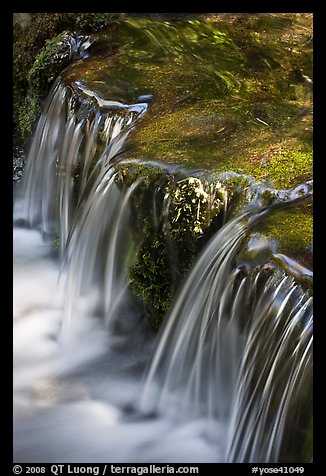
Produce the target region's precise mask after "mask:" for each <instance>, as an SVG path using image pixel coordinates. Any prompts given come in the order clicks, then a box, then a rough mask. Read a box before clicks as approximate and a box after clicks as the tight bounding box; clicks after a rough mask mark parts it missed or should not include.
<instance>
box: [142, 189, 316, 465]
mask: <svg viewBox="0 0 326 476" xmlns="http://www.w3.org/2000/svg"><path fill="white" fill-rule="evenodd" d="M300 190H301V189H300ZM301 191H302V190H301ZM306 192H307V190H306ZM309 195H310V193H309V192H308V193H307V194H306V195H305V196H302V195H301V194H300V193H298V190H296V191H294V192H293V193H292V194H290V197H291V198H290V199H289V200H288V202H286V203H282V204H280V203H279V204H278V205H276V207H278V206H293V205H294V204H295V203H296V202H297V201H298V200H299V201H301V200H302V199H303V200H305V199H309ZM274 208H275V205H274V206H271V207H267V208H265V209H258V210H251V211H247V212H244V213H242V214H240V215H239V216H236V217H235V218H233V219H232V220H230V221H229V222H228V223H227V224H226V225H224V226H223V227H222V228H221V230H220V231H219V232H217V233H216V235H215V236H214V237H213V238H212V239H211V241H210V243H209V244H208V246H206V247H205V249H204V250H203V252H202V254H201V256H200V257H199V258H198V260H197V262H196V264H195V265H194V266H193V268H192V269H191V271H190V272H189V274H188V276H187V279H186V280H185V282H184V284H183V286H182V288H181V290H180V291H179V294H178V296H177V298H176V299H175V302H174V304H173V306H172V308H171V309H170V311H169V313H168V316H167V318H166V321H165V326H164V327H163V329H162V330H161V333H160V336H159V339H158V344H157V349H156V352H155V354H154V357H153V359H152V362H151V365H150V368H149V370H148V374H147V377H146V379H145V384H144V391H143V394H142V396H141V399H140V408H141V409H142V411H144V412H145V413H150V414H151V413H153V412H159V413H161V414H165V415H169V416H170V418H172V419H174V420H177V421H180V420H187V419H192V418H194V417H195V416H197V418H198V417H205V418H207V420H208V422H209V428H208V432H210V431H211V430H213V431H212V433H213V434H214V428H216V427H217V425H218V424H219V425H220V424H221V423H222V424H223V427H224V428H225V432H226V434H227V438H226V443H225V453H226V461H228V462H277V461H279V457H280V450H281V445H282V444H284V445H286V439H287V438H288V439H289V438H290V436H291V430H289V428H291V429H292V437H293V433H294V432H295V431H294V429H295V425H296V424H297V421H296V419H298V415H299V414H300V410H302V408H303V407H304V405H305V400H304V397H303V396H304V395H307V392H309V391H310V390H311V377H312V296H311V293H310V292H309V291H304V290H303V289H302V288H301V286H300V285H299V284H297V283H296V282H295V280H294V278H293V277H291V276H288V275H286V274H285V273H284V272H283V271H280V270H279V269H277V268H276V267H275V266H271V265H269V266H268V265H265V266H263V267H261V266H259V267H256V268H255V267H253V268H248V267H247V268H246V267H244V268H243V267H238V266H236V265H235V258H236V255H237V252H238V250H239V247H240V246H241V243H242V241H243V238H244V237H245V236H246V233H247V232H248V230H249V229H250V227H251V226H252V225H253V224H254V223H255V222H256V221H257V220H260V219H261V218H262V217H263V216H264V215H265V214H266V213H270V212H272V211H273V209H274ZM289 435H290V436H289Z"/></svg>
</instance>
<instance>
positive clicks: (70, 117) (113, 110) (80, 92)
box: [14, 78, 147, 253]
mask: <svg viewBox="0 0 326 476" xmlns="http://www.w3.org/2000/svg"><path fill="white" fill-rule="evenodd" d="M146 109H147V104H146V103H138V104H132V105H127V104H123V103H121V102H118V101H105V100H102V99H101V98H100V97H99V96H98V95H97V94H96V93H94V92H91V91H89V90H88V89H87V88H86V87H85V86H84V85H83V84H82V83H81V82H78V81H77V82H76V83H73V84H71V85H69V86H65V84H64V83H63V82H62V80H61V78H58V79H57V81H56V82H55V84H54V86H53V87H52V90H51V92H50V94H49V97H48V100H47V102H46V105H45V108H44V111H43V113H42V115H41V118H40V120H39V123H38V126H37V128H36V131H35V134H34V138H33V141H32V144H31V148H30V152H29V154H28V158H27V161H26V168H25V171H24V178H23V181H22V184H21V185H22V187H21V190H20V194H19V196H18V199H17V200H16V204H15V211H14V221H15V222H16V223H24V224H25V225H28V226H30V227H32V228H39V229H40V230H41V231H42V232H43V233H44V234H45V235H50V236H51V235H53V234H55V233H56V232H57V231H58V230H59V232H60V247H61V253H63V250H64V248H65V245H66V242H67V239H68V235H69V233H70V229H71V226H72V223H73V217H74V215H75V214H76V213H77V214H78V208H79V207H81V206H82V205H83V204H84V202H85V200H86V198H87V196H88V195H89V193H90V192H91V190H92V187H93V186H94V187H95V189H96V187H97V185H98V183H100V181H101V179H102V177H103V174H105V173H106V170H107V169H108V167H109V166H110V165H111V161H112V160H113V159H114V157H116V155H117V154H118V153H119V152H120V151H121V149H122V147H123V144H124V142H125V140H126V138H127V136H128V134H129V132H130V130H131V128H132V127H133V125H134V123H135V122H136V120H137V119H138V118H139V117H140V116H141V115H142V114H143V113H144V112H145V111H146Z"/></svg>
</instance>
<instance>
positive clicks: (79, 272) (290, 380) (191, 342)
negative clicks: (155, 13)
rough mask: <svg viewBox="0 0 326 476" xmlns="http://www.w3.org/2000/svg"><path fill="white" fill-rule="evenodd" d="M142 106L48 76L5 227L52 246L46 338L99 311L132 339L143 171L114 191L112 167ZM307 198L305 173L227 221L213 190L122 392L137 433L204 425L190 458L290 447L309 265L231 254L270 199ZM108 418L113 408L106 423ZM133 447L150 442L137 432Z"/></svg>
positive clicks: (111, 328) (304, 344)
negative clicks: (139, 371) (203, 234)
mask: <svg viewBox="0 0 326 476" xmlns="http://www.w3.org/2000/svg"><path fill="white" fill-rule="evenodd" d="M146 110H147V104H146V103H144V102H139V103H135V104H131V105H128V104H124V103H121V102H118V101H107V100H105V99H103V98H102V97H100V96H99V95H98V94H97V93H95V92H93V91H91V90H89V89H88V88H87V87H86V86H85V85H84V84H83V83H82V82H80V81H76V82H74V83H72V84H69V85H66V84H65V83H64V81H62V79H61V78H59V79H58V80H57V81H56V82H55V84H54V86H53V88H52V90H51V92H50V94H49V97H48V100H47V102H46V104H45V108H44V111H43V113H42V115H41V117H40V120H39V123H38V126H37V128H36V131H35V134H34V138H33V141H32V144H31V148H30V152H29V155H28V158H27V163H26V169H25V172H24V177H23V181H22V183H21V189H20V190H19V192H18V194H17V198H16V202H15V208H14V222H15V224H16V225H17V226H18V225H19V226H22V227H25V228H27V229H31V230H33V231H34V230H38V231H40V232H41V234H42V236H43V239H44V240H45V241H46V242H47V243H51V242H53V241H57V242H58V243H59V248H60V251H59V253H58V254H59V255H60V273H58V274H60V277H61V282H62V283H63V287H64V299H63V306H62V315H63V317H62V318H61V320H60V325H59V330H58V331H57V332H58V333H57V335H56V339H58V340H59V341H60V343H65V339H66V338H67V340H68V342H69V336H71V335H72V334H73V333H74V332H76V327H78V321H79V319H80V315H81V314H83V313H85V312H86V313H89V314H90V315H91V316H92V317H95V318H96V317H99V318H101V319H102V325H103V328H104V330H105V332H108V333H110V332H112V333H113V334H114V332H115V329H116V328H118V327H119V326H120V328H121V326H122V327H123V326H125V329H129V334H132V332H131V331H130V328H131V327H130V314H131V311H130V309H133V306H134V302H135V297H134V296H133V295H132V292H131V290H130V288H129V277H128V269H129V266H130V263H131V261H132V259H133V255H134V252H135V248H136V246H137V243H136V240H135V237H134V236H133V229H132V226H131V224H130V222H131V202H132V200H133V199H134V197H135V196H136V195H135V192H136V191H137V187H139V186H140V184H141V183H142V181H143V178H142V177H141V178H139V179H138V180H135V181H134V182H133V183H132V185H130V186H128V187H127V186H125V187H121V184H120V186H119V185H118V183H117V173H118V172H117V170H116V168H115V165H116V162H117V161H118V160H119V154H120V153H121V151H122V150H123V147H124V144H125V141H126V139H127V137H128V135H129V133H130V131H131V130H132V128H133V127H135V125H136V124H137V122H138V120H139V119H140V118H141V117H142V115H143V114H144V113H145V112H146ZM156 192H157V190H156V191H155V194H156V195H157V196H156V195H155V200H156V199H157V200H158V199H159V198H157V197H159V196H160V195H159V194H158V193H156ZM311 195H312V191H311V183H310V182H307V183H306V184H302V185H300V186H299V187H297V188H295V189H293V190H291V191H280V192H279V193H278V196H277V200H276V202H274V203H273V204H272V205H264V204H263V202H260V198H259V193H258V192H257V193H256V195H255V197H254V198H253V199H252V202H251V204H250V205H249V206H248V207H246V208H244V209H242V210H241V211H240V212H239V213H238V214H237V215H236V216H233V218H232V217H231V215H230V216H229V214H228V213H227V212H228V209H227V202H228V195H227V192H226V191H225V193H224V195H223V197H224V198H223V206H222V213H223V220H222V222H221V226H220V229H219V230H217V231H216V233H215V234H214V235H213V237H212V238H211V239H210V241H209V242H208V243H207V244H206V245H205V246H204V248H203V250H202V252H201V254H200V255H199V256H198V258H197V260H196V262H195V264H194V265H193V266H192V267H191V269H190V270H189V272H188V274H187V276H186V277H185V280H184V282H183V283H182V285H181V287H180V289H179V291H178V292H177V295H176V296H175V300H174V302H173V304H172V306H171V308H170V310H169V312H168V313H167V315H166V316H165V320H164V323H163V325H162V328H161V330H160V332H159V334H158V336H157V340H156V341H155V343H154V344H153V345H154V347H155V352H154V353H153V355H152V357H151V359H149V361H148V362H147V364H148V368H147V371H146V372H145V374H144V385H143V389H142V390H139V389H138V390H137V394H136V395H135V397H134V400H136V399H137V398H139V406H137V409H136V410H135V406H134V407H132V408H133V410H134V411H136V412H137V418H140V419H143V420H142V421H143V424H144V428H145V430H146V429H147V428H148V427H147V426H146V425H147V424H146V425H145V422H146V421H147V416H148V415H152V416H153V417H155V418H157V419H158V421H161V419H162V420H163V421H164V425H165V426H164V431H167V430H166V428H170V426H169V425H171V422H172V423H173V425H174V426H175V428H179V426H180V425H184V423H185V422H187V421H188V422H189V421H190V422H197V421H204V422H205V425H204V429H202V427H201V426H200V435H201V436H200V438H202V440H201V442H202V441H205V444H206V442H207V441H208V442H209V443H208V444H210V445H212V447H213V448H214V453H213V454H214V456H212V453H210V452H206V453H205V451H206V450H205V451H204V452H203V454H204V456H202V455H201V454H200V452H199V453H198V454H199V458H201V457H202V459H203V460H205V458H208V457H209V458H215V459H214V461H217V460H218V461H220V462H221V461H226V462H260V463H264V462H278V461H280V460H282V459H284V452H286V451H292V450H293V451H294V452H295V451H296V450H297V449H298V448H299V450H300V449H301V447H302V446H303V443H302V441H301V440H300V441H298V442H296V441H294V440H295V439H296V435H297V434H298V432H299V428H300V425H301V424H302V422H304V423H305V422H306V420H307V413H308V412H309V409H307V405H308V404H307V401H308V402H309V398H310V392H311V377H312V293H311V291H310V290H309V288H308V289H306V288H305V287H304V286H303V285H301V284H300V273H303V274H304V276H305V277H306V278H307V279H311V272H310V271H309V270H306V269H305V268H304V267H303V266H301V267H300V265H298V264H297V263H296V262H295V261H294V260H292V259H291V258H289V257H287V256H285V255H283V254H281V253H275V257H274V258H275V260H274V261H270V262H267V263H264V264H261V263H259V264H257V263H256V264H254V263H240V262H238V261H237V258H238V255H239V251H240V249H241V246H242V244H243V241H244V239H245V238H246V237H247V236H248V233H249V231H250V230H251V229H252V227H253V225H254V224H255V223H257V222H258V221H260V220H264V217H265V215H267V214H270V213H273V211H274V210H277V209H279V208H281V207H285V208H290V207H294V206H298V205H299V204H302V203H306V202H308V201H309V200H310V199H311ZM163 197H164V194H163ZM155 200H154V205H153V207H154V208H155V207H156V201H155ZM163 200H165V202H167V198H166V197H165V198H163ZM167 207H168V204H167V203H164V204H163V206H162V207H161V209H162V220H160V219H159V217H157V210H156V208H155V210H153V213H152V217H154V218H153V219H154V220H156V222H157V223H156V227H159V226H160V225H159V224H160V223H161V222H162V223H163V224H164V223H166V220H167V211H166V210H167ZM164 214H165V215H166V216H163V215H164ZM198 215H199V208H198ZM164 226H165V225H164ZM41 257H42V256H41ZM40 259H41V258H40ZM170 261H171V259H170ZM278 262H281V263H283V264H284V265H286V266H289V267H290V268H291V269H292V270H294V271H293V273H292V274H291V273H288V272H286V271H284V266H283V268H282V267H280V266H278V264H277V263H278ZM302 270H303V271H302ZM52 271H53V270H52ZM132 319H135V316H133V317H132ZM128 326H129V327H128ZM51 332H53V331H51ZM135 347H136V344H135ZM110 356H111V354H110ZM42 371H43V370H42ZM50 374H51V373H50ZM105 375H106V374H105ZM41 377H42V378H43V373H42V375H41ZM105 378H106V377H105ZM121 412H123V410H121ZM117 413H118V412H117ZM119 418H120V417H119V415H117V414H116V413H114V418H113V419H112V421H113V420H114V422H117V421H118V422H120V420H119ZM125 418H127V417H125ZM110 421H111V420H110ZM110 424H111V423H110ZM115 424H116V423H115ZM120 424H121V426H122V427H123V424H122V423H121V422H120ZM129 424H130V426H131V425H132V422H130V423H129ZM144 428H142V430H143V429H144ZM127 429H128V430H129V427H128V428H127ZM152 431H153V430H152ZM160 431H163V430H160ZM196 431H197V430H196ZM122 434H124V433H122ZM126 434H127V432H126ZM153 434H154V437H155V435H156V434H157V435H158V434H159V432H158V431H157V433H155V432H154V433H153ZM202 435H204V436H202ZM221 435H224V438H222V437H221ZM160 438H162V437H161V436H157V441H156V443H157V446H158V447H159V446H160V444H161V440H160ZM222 440H223V442H222V443H221V441H222ZM111 444H112V443H111ZM130 444H131V445H134V446H133V447H132V450H131V449H130V453H126V452H121V453H119V458H120V459H121V461H122V462H124V461H135V459H134V455H135V454H138V453H137V451H138V452H139V448H142V443H139V446H137V444H138V443H137V444H136V443H134V440H131V443H130ZM296 444H297V445H298V446H297V447H296V446H295V445H296ZM144 445H145V446H146V447H147V448H152V446H151V445H153V444H152V442H151V433H149V436H148V440H146V441H145V443H144ZM35 446H37V445H35ZM112 447H113V450H114V448H115V446H114V444H113V446H112ZM134 447H135V448H136V450H137V451H135V450H134ZM215 450H216V453H215ZM156 451H157V449H156ZM113 453H114V451H113V452H112V454H113ZM153 454H154V455H155V454H156V455H157V456H156V457H157V458H158V459H160V458H161V457H162V456H161V454H160V453H159V452H157V453H155V451H154V450H153ZM185 454H187V455H189V453H185ZM206 454H208V455H209V456H206ZM105 455H106V453H105ZM217 455H219V456H217ZM221 455H222V456H221ZM164 457H165V458H166V459H165V460H168V458H167V457H166V455H165V456H163V458H164ZM178 457H179V456H175V459H176V460H177V461H180V460H178ZM124 458H125V459H124ZM144 458H145V457H144ZM146 458H147V456H146ZM148 458H150V454H149V456H148ZM180 458H181V457H180ZM58 460H60V461H62V459H61V458H58Z"/></svg>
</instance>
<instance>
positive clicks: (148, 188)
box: [116, 162, 226, 328]
mask: <svg viewBox="0 0 326 476" xmlns="http://www.w3.org/2000/svg"><path fill="white" fill-rule="evenodd" d="M116 169H117V170H118V171H119V172H118V174H117V176H116V181H117V183H118V184H119V186H120V187H125V186H130V185H131V184H132V183H134V182H135V181H138V186H137V188H136V189H135V191H134V194H133V197H134V200H133V201H132V204H131V206H132V213H131V215H132V217H133V223H132V226H133V229H134V237H135V240H136V241H139V242H140V245H139V248H138V251H137V254H136V260H135V262H134V263H133V265H132V266H131V267H130V269H129V277H130V280H131V286H132V288H133V290H134V292H135V293H136V295H137V296H139V297H141V299H142V300H143V301H144V302H145V303H146V304H147V307H148V311H149V318H150V322H151V324H152V326H153V327H154V328H158V327H159V325H160V323H161V321H162V319H163V316H164V315H165V313H166V311H167V309H168V308H169V306H170V304H171V302H172V299H173V297H174V295H175V292H176V289H177V287H178V285H179V284H180V281H181V280H182V278H183V277H184V276H185V274H186V272H187V271H188V270H189V268H190V266H191V265H192V263H193V261H194V259H195V257H196V255H197V254H198V252H199V251H200V250H201V249H202V248H203V246H204V245H205V243H206V242H207V241H208V239H209V238H210V237H211V236H212V234H213V233H214V232H215V231H216V230H217V229H218V228H219V227H220V226H221V223H222V218H223V213H222V212H223V210H224V199H225V194H226V189H225V188H224V187H223V186H222V184H221V183H220V182H219V181H218V180H217V179H216V180H215V181H209V180H206V179H205V178H204V177H202V178H198V177H193V176H189V172H188V176H186V177H184V175H185V173H186V172H185V171H183V172H182V171H180V170H179V171H178V170H176V171H167V170H164V169H162V168H161V167H158V166H155V165H151V164H142V163H138V162H134V163H132V162H131V163H130V162H129V163H128V162H122V163H120V164H117V166H116ZM180 176H181V177H180ZM182 176H183V177H182Z"/></svg>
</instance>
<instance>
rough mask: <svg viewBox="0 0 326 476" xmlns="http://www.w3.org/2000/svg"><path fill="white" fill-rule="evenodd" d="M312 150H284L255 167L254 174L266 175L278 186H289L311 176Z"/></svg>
mask: <svg viewBox="0 0 326 476" xmlns="http://www.w3.org/2000/svg"><path fill="white" fill-rule="evenodd" d="M312 167H313V158H312V151H311V150H308V151H303V150H288V151H287V150H284V151H281V153H279V154H276V155H274V156H272V157H271V158H270V160H268V161H267V162H266V164H264V166H260V167H258V168H257V169H256V175H257V177H258V178H260V177H263V178H265V177H268V179H269V180H271V181H272V182H273V184H274V186H276V187H278V188H291V187H293V186H295V185H298V184H299V183H301V182H303V181H305V180H308V179H311V178H312Z"/></svg>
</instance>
